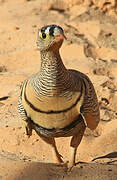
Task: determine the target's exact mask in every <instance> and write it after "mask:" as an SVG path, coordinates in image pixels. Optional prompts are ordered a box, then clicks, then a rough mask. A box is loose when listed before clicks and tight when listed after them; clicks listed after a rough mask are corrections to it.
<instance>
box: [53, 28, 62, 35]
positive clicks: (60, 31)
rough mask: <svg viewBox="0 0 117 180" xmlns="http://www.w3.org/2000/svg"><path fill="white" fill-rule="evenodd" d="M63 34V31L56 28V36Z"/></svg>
mask: <svg viewBox="0 0 117 180" xmlns="http://www.w3.org/2000/svg"><path fill="white" fill-rule="evenodd" d="M59 34H62V30H61V29H60V28H57V27H55V28H54V36H56V35H59Z"/></svg>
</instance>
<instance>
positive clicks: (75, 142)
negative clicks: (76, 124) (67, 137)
mask: <svg viewBox="0 0 117 180" xmlns="http://www.w3.org/2000/svg"><path fill="white" fill-rule="evenodd" d="M84 131H85V126H84V127H83V128H82V130H80V132H79V133H78V134H77V135H74V136H73V137H72V139H71V142H70V146H71V147H70V149H71V159H70V161H69V163H68V168H69V170H71V168H72V167H73V166H74V165H75V158H76V152H77V148H78V146H79V144H80V142H81V140H82V137H83V134H84Z"/></svg>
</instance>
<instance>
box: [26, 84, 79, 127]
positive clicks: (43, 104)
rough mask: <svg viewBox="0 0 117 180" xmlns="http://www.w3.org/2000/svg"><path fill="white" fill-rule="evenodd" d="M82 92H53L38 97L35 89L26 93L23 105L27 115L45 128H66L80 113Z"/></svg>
mask: <svg viewBox="0 0 117 180" xmlns="http://www.w3.org/2000/svg"><path fill="white" fill-rule="evenodd" d="M82 96H83V95H82V94H81V92H72V91H71V92H70V91H68V92H67V91H66V92H65V91H64V92H61V93H59V94H57V91H52V92H51V93H49V94H48V95H47V96H37V94H36V92H35V91H34V89H33V88H31V87H28V88H26V91H24V95H23V97H24V98H23V105H24V108H25V110H26V112H27V115H28V116H29V117H30V118H31V119H32V120H33V121H34V122H35V123H37V124H39V125H40V126H42V127H45V128H64V127H65V126H67V125H69V124H70V123H71V122H72V121H74V119H75V118H76V117H77V116H78V114H79V113H80V105H81V101H82V98H83V97H82Z"/></svg>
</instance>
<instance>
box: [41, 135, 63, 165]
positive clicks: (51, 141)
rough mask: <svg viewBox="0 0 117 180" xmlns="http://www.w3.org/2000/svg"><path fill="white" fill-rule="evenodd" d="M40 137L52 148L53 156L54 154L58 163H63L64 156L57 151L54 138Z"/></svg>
mask: <svg viewBox="0 0 117 180" xmlns="http://www.w3.org/2000/svg"><path fill="white" fill-rule="evenodd" d="M39 136H40V135H39ZM40 137H41V138H42V139H43V140H44V141H45V142H46V143H48V144H50V145H51V146H52V150H53V154H54V157H55V158H56V163H63V162H64V161H63V160H62V155H61V154H59V152H58V150H57V147H56V142H55V139H54V138H53V137H45V136H40Z"/></svg>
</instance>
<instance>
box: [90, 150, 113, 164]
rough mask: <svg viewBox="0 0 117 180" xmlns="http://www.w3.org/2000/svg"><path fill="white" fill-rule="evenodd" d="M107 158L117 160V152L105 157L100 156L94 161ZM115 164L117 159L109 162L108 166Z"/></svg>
mask: <svg viewBox="0 0 117 180" xmlns="http://www.w3.org/2000/svg"><path fill="white" fill-rule="evenodd" d="M105 158H113V159H114V158H117V152H111V153H109V154H106V155H104V156H99V157H96V158H94V159H93V160H92V161H95V160H97V159H105ZM113 162H117V159H116V160H112V161H109V162H107V164H112V163H113Z"/></svg>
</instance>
